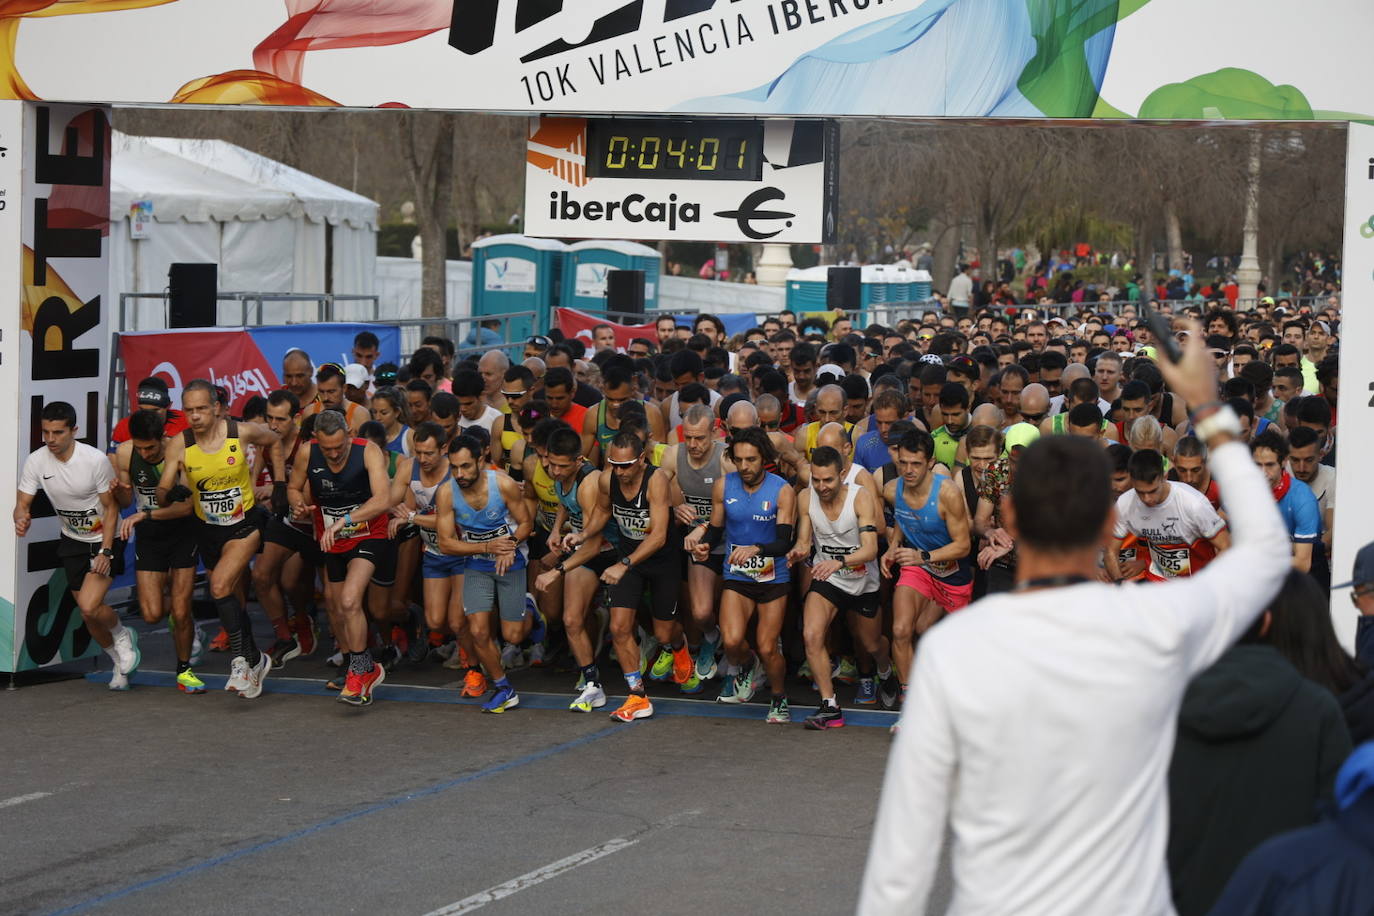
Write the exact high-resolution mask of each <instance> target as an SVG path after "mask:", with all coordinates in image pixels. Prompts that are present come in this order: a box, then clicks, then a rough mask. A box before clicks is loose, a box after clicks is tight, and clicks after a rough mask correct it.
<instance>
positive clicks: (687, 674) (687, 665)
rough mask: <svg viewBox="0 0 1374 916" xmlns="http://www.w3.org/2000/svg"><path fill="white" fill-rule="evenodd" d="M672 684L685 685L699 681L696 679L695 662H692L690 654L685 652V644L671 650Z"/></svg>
mask: <svg viewBox="0 0 1374 916" xmlns="http://www.w3.org/2000/svg"><path fill="white" fill-rule="evenodd" d="M671 658H672V662H673V683H674V684H685V683H687V682H688V681H691V680H700V678H698V677H697V666H696V662H694V661H693V660H692V653H691V652H689V651H688V650H687V644H686V643H683V644H682V645H680V646H678V647H677V648H676V649H674V650H673V653H672V656H671Z"/></svg>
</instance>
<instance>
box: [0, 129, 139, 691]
mask: <svg viewBox="0 0 1374 916" xmlns="http://www.w3.org/2000/svg"><path fill="white" fill-rule="evenodd" d="M21 123H22V127H20V124H21ZM0 146H4V147H7V149H6V150H5V151H4V152H3V158H0V163H3V165H0V181H3V183H4V184H3V187H0V192H3V197H2V198H0V204H3V208H0V245H3V254H0V258H3V259H4V260H3V262H0V263H4V264H5V265H9V266H12V267H17V269H15V270H13V272H10V271H7V270H6V271H0V276H8V277H15V276H18V277H19V278H20V288H19V293H20V297H19V302H18V304H17V307H12V308H10V309H7V310H5V311H4V317H3V319H0V333H3V350H0V353H2V354H3V360H2V361H0V392H3V394H0V429H5V430H13V431H15V433H16V435H15V436H14V438H13V439H12V440H11V443H10V447H9V449H8V454H6V455H5V456H4V458H3V459H0V481H3V484H4V494H5V497H4V500H5V502H6V503H7V504H8V511H7V512H6V513H5V514H6V518H5V519H4V525H0V528H3V529H4V534H3V535H0V556H3V557H5V558H6V560H7V561H8V559H9V558H11V557H12V558H13V562H12V563H10V562H6V563H5V565H4V566H3V567H0V571H3V575H0V599H3V602H0V609H3V611H4V614H3V615H0V670H6V671H23V670H27V669H31V668H41V667H44V666H46V665H54V664H58V663H60V662H64V661H70V660H72V659H75V658H81V657H83V656H86V655H91V654H93V653H94V652H95V651H97V649H96V646H95V643H94V641H93V640H92V639H91V637H90V634H89V633H88V632H87V631H86V629H85V627H84V626H82V623H81V615H80V614H79V613H78V612H77V609H76V602H75V601H74V600H73V599H72V596H71V592H70V591H69V590H68V589H67V584H66V576H65V573H63V572H62V571H61V570H60V569H59V568H58V562H57V544H58V522H57V518H56V515H55V514H54V512H53V509H52V505H51V504H50V503H49V502H48V500H47V499H46V498H45V497H44V496H43V495H42V493H41V492H40V494H39V495H38V497H37V498H36V499H35V500H34V502H33V510H32V514H33V525H32V527H31V528H30V529H29V533H28V535H27V536H26V537H25V538H23V539H22V540H20V541H18V543H16V542H15V537H14V527H13V525H12V524H10V522H9V517H10V515H11V514H12V513H13V511H14V492H15V489H14V482H15V480H16V479H17V477H18V470H19V466H20V465H22V462H23V461H24V459H25V458H26V457H27V456H28V454H29V453H30V452H31V451H33V450H34V449H36V448H39V447H40V446H41V445H42V437H41V426H40V423H39V414H40V412H41V411H42V409H43V405H44V404H47V403H50V402H52V401H67V402H68V403H70V404H71V405H72V406H73V407H75V408H76V414H77V437H78V438H79V439H81V440H82V441H84V442H87V443H89V444H91V445H93V446H95V447H97V448H100V449H102V450H103V449H104V448H105V446H106V444H107V440H108V431H107V430H105V429H104V428H103V426H102V423H101V419H102V418H103V417H104V415H105V410H104V400H105V387H106V380H107V379H108V378H109V371H110V357H109V346H108V345H109V341H110V336H109V313H110V310H111V308H112V305H111V303H110V299H109V295H108V286H109V212H110V118H109V112H108V110H107V109H105V108H102V107H92V106H87V105H80V106H77V105H48V104H41V103H39V104H33V103H20V102H5V103H3V105H0ZM17 168H18V169H22V176H17V175H16V169H17ZM17 179H18V180H17ZM16 220H17V225H16ZM16 357H17V358H16Z"/></svg>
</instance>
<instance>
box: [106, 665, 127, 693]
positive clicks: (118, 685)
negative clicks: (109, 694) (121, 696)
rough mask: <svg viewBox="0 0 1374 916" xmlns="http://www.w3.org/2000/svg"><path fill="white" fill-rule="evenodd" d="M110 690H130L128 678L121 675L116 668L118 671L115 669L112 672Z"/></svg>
mask: <svg viewBox="0 0 1374 916" xmlns="http://www.w3.org/2000/svg"><path fill="white" fill-rule="evenodd" d="M110 689H111V690H128V689H129V679H128V678H127V677H125V676H124V675H122V674H120V673H119V669H118V668H116V669H114V670H113V671H111V672H110Z"/></svg>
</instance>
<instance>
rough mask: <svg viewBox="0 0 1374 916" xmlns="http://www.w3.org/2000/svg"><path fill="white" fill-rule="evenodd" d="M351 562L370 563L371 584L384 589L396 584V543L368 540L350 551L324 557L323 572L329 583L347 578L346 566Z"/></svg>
mask: <svg viewBox="0 0 1374 916" xmlns="http://www.w3.org/2000/svg"><path fill="white" fill-rule="evenodd" d="M353 560H368V561H369V562H371V563H372V584H373V585H380V586H382V587H384V588H385V587H386V586H389V585H394V584H395V583H396V543H395V542H394V541H392V540H391V539H390V538H368V539H367V540H365V541H359V542H358V543H357V544H355V545H354V546H353V548H352V549H351V550H347V551H344V552H343V553H327V554H325V555H324V571H325V575H327V576H329V581H330V582H342V581H344V579H346V578H348V564H349V563H351V562H352V561H353Z"/></svg>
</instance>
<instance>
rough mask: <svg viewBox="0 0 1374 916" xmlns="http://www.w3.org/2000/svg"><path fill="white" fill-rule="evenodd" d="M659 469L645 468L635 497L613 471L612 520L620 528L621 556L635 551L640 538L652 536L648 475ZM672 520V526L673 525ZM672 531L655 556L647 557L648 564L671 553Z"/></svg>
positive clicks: (649, 476) (665, 557)
mask: <svg viewBox="0 0 1374 916" xmlns="http://www.w3.org/2000/svg"><path fill="white" fill-rule="evenodd" d="M656 470H658V469H657V468H655V467H653V466H649V467H646V468H645V469H644V475H643V476H642V477H641V478H640V480H639V490H638V491H637V492H636V493H635V494H634V496H633V497H628V498H627V497H626V496H625V493H624V491H623V490H621V488H620V479H619V478H617V477H616V476H615V474H614V472H612V474H611V521H613V522H615V526H616V528H617V529H619V531H620V537H619V541H620V551H621V555H622V556H626V557H628V556H629V555H630V554H632V553H634V551H635V550H636V548H638V546H639V544H640V542H641V541H643V540H644V539H645V538H646V537H648V536H649V526H650V524H651V521H650V518H651V513H650V507H649V478H651V477H653V475H654V472H655V471H656ZM671 524H672V523H671V521H670V522H669V526H670V527H671ZM672 541H673V538H672V533H671V532H670V533H669V535H668V539H667V540H666V541H664V543H663V546H662V547H660V548H659V549H658V551H657V552H655V553H654V554H653V555H651V556H650V557H649V558H648V559H646V560H645V561H644V562H645V563H653V562H656V561H659V560H665V559H668V558H669V557H670V556H671V555H672V553H671V550H672V548H671V547H670V546H669V545H671V544H672Z"/></svg>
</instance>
